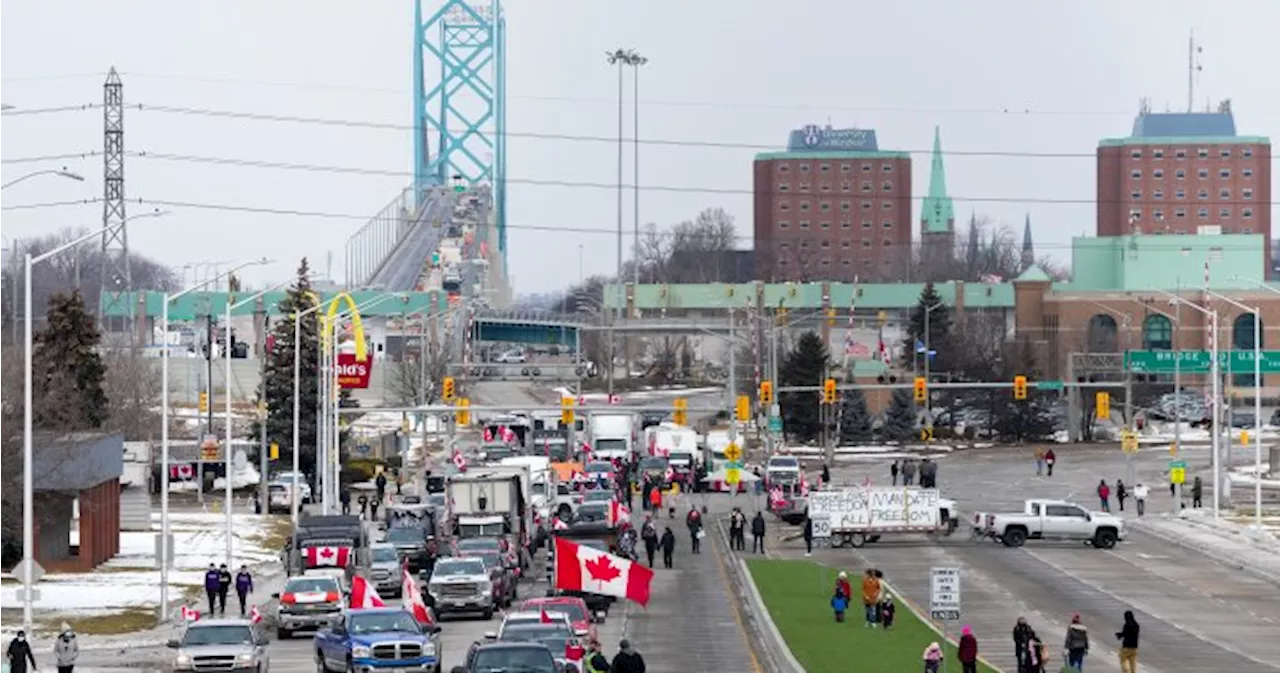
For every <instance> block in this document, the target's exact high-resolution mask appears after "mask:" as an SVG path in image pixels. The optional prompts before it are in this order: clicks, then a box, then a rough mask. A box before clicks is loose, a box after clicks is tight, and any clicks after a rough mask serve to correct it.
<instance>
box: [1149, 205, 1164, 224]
mask: <svg viewBox="0 0 1280 673" xmlns="http://www.w3.org/2000/svg"><path fill="white" fill-rule="evenodd" d="M1151 219H1153V220H1155V221H1157V222H1159V221H1160V220H1163V219H1164V211H1163V210H1161V209H1159V208H1156V209H1155V210H1153V211H1151Z"/></svg>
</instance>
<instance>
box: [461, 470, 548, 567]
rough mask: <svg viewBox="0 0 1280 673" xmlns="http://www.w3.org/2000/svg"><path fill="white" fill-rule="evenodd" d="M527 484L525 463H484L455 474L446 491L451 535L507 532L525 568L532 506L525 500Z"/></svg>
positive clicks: (462, 535)
mask: <svg viewBox="0 0 1280 673" xmlns="http://www.w3.org/2000/svg"><path fill="white" fill-rule="evenodd" d="M529 486H530V477H529V468H528V467H526V466H519V465H505V466H504V465H499V466H486V467H482V468H476V469H473V470H469V471H468V472H466V473H465V474H457V475H454V476H453V477H451V478H450V479H449V484H448V487H447V491H446V492H447V494H448V496H449V502H450V503H451V509H452V517H453V519H452V522H451V526H450V528H451V532H452V534H453V536H454V537H455V538H468V537H493V536H497V537H503V536H510V538H511V541H512V542H514V543H515V544H516V545H517V546H518V548H519V549H520V554H519V557H518V561H519V563H520V567H521V568H527V567H528V565H529V559H530V558H531V556H532V550H531V549H530V548H529V547H530V545H531V544H532V541H533V510H532V508H531V507H530V506H529V505H528V501H527V500H526V498H527V494H528V493H529Z"/></svg>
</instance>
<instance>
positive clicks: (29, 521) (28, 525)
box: [10, 178, 116, 632]
mask: <svg viewBox="0 0 1280 673" xmlns="http://www.w3.org/2000/svg"><path fill="white" fill-rule="evenodd" d="M21 179H23V178H19V180H21ZM14 182H17V180H15V181H14ZM10 184H12V183H10ZM115 227H116V225H110V226H106V227H102V228H101V229H96V230H94V231H92V232H90V233H87V234H84V235H82V236H79V237H77V238H75V239H72V240H71V241H68V242H66V243H64V244H62V245H60V246H58V247H56V248H54V249H53V250H50V251H48V252H45V253H42V254H39V255H35V256H33V255H32V254H31V253H30V252H28V253H27V254H26V255H25V256H24V262H23V270H22V273H23V275H22V284H23V295H24V296H23V303H24V304H25V309H26V317H25V320H24V324H23V328H22V332H23V334H22V342H23V343H22V351H23V359H24V363H25V366H24V367H23V369H24V371H23V380H22V461H23V462H22V567H23V569H24V573H23V577H22V582H23V584H24V585H25V587H26V591H25V592H24V595H23V599H22V625H23V629H24V630H26V631H28V632H29V631H31V627H32V611H33V603H34V600H33V598H34V597H33V590H34V589H35V587H34V586H33V585H34V582H33V581H32V579H33V578H32V576H31V574H30V573H31V571H32V570H33V569H34V568H33V566H34V565H35V556H34V554H35V469H34V465H33V463H34V462H35V457H34V454H35V437H34V433H35V430H34V425H35V416H34V410H33V409H32V404H33V402H32V398H33V397H34V396H35V395H34V386H35V381H34V373H33V371H32V367H33V362H32V350H33V348H32V307H31V268H32V267H33V266H35V265H36V264H39V263H41V262H43V261H45V260H47V259H50V258H52V257H54V256H55V255H58V254H60V253H63V252H66V251H67V250H70V249H72V248H75V247H77V246H79V245H81V244H83V243H87V242H89V241H91V240H93V239H95V238H98V237H100V236H102V235H103V234H104V233H106V232H108V231H110V230H112V229H114V228H115Z"/></svg>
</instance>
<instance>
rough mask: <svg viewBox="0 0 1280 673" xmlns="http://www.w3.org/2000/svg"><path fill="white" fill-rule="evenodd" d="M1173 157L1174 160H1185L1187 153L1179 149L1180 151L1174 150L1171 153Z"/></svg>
mask: <svg viewBox="0 0 1280 673" xmlns="http://www.w3.org/2000/svg"><path fill="white" fill-rule="evenodd" d="M1173 156H1174V158H1176V159H1186V158H1187V151H1186V150H1181V149H1180V150H1174V152H1173Z"/></svg>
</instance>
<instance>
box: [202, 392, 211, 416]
mask: <svg viewBox="0 0 1280 673" xmlns="http://www.w3.org/2000/svg"><path fill="white" fill-rule="evenodd" d="M208 411H209V393H206V392H205V391H203V390H201V391H200V413H202V414H204V413H208Z"/></svg>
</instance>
